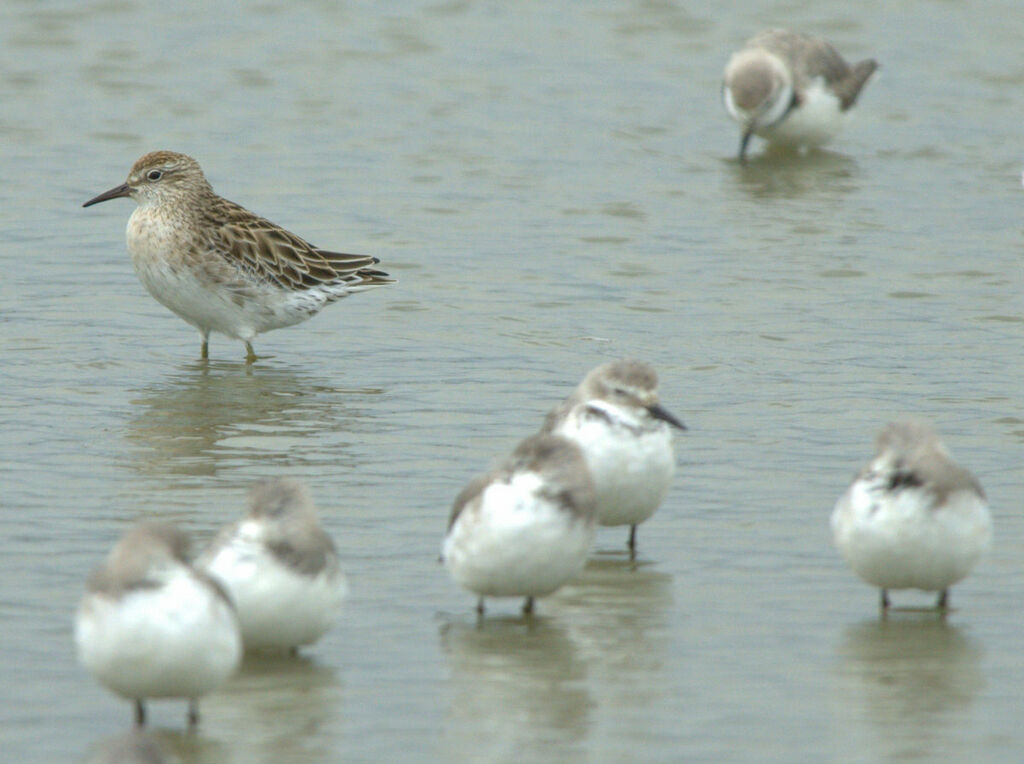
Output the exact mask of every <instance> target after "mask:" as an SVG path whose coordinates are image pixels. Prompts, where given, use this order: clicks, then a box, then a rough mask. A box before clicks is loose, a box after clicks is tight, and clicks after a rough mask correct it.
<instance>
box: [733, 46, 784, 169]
mask: <svg viewBox="0 0 1024 764" xmlns="http://www.w3.org/2000/svg"><path fill="white" fill-rule="evenodd" d="M722 102H723V103H724V104H725V110H726V111H727V112H729V116H730V117H732V118H733V119H734V120H736V121H737V122H739V123H740V125H741V126H742V127H743V138H742V141H741V144H740V159H741V160H742V159H744V158H745V156H746V149H747V144H748V142H749V141H750V136H751V135H753V133H755V132H756V131H757V130H759V129H761V128H765V127H771V126H772V125H774V124H775V123H777V122H779V121H780V120H781V119H782V118H783V117H785V116H786V114H787V113H788V112H789V110H790V108H792V106H793V103H794V101H793V77H792V75H791V74H790V72H789V68H788V67H787V66H786V64H785V63H784V62H783V61H782V59H780V58H779V57H778V56H777V55H775V54H774V53H772V52H770V51H767V50H765V49H763V48H747V49H744V50H741V51H739V52H738V53H735V54H733V56H732V58H730V59H729V63H728V64H727V65H726V67H725V75H724V79H723V81H722Z"/></svg>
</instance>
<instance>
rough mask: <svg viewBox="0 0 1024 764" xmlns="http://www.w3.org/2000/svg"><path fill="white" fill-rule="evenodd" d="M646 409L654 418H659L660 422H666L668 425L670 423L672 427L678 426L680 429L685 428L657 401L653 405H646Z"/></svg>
mask: <svg viewBox="0 0 1024 764" xmlns="http://www.w3.org/2000/svg"><path fill="white" fill-rule="evenodd" d="M647 411H648V412H649V413H650V415H651V416H652V417H654V418H655V419H660V420H661V421H662V422H668V423H669V424H670V425H672V426H673V427H678V428H679V429H680V430H685V429H686V425H685V424H683V423H682V422H680V421H679V420H678V419H676V418H675V417H674V416H672V415H671V414H670V413H669V412H668V411H666V410H665V409H663V408H662V407H661V406H659V405H658V404H657V403H655V404H654V405H653V406H648V407H647Z"/></svg>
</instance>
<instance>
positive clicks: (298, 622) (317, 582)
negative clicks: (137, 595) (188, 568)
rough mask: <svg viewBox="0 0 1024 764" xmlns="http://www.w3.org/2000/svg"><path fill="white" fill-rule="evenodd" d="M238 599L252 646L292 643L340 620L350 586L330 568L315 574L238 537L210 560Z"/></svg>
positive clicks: (248, 644)
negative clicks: (282, 561)
mask: <svg viewBox="0 0 1024 764" xmlns="http://www.w3.org/2000/svg"><path fill="white" fill-rule="evenodd" d="M204 568H205V569H206V571H207V572H208V573H209V574H210V575H211V576H213V577H215V578H216V579H217V580H219V581H220V582H221V583H222V584H224V588H225V589H227V591H228V593H229V594H230V595H231V598H232V600H234V603H235V608H236V609H237V611H238V623H239V626H240V627H241V629H242V640H243V641H244V643H245V646H246V647H247V648H268V647H271V648H289V647H299V646H302V645H308V644H311V643H313V642H315V641H316V640H317V639H319V638H320V637H321V636H323V634H324V633H326V632H327V630H328V629H330V628H331V626H332V625H333V624H334V622H335V620H336V619H337V617H338V613H339V611H340V609H341V602H342V600H343V598H344V596H345V593H346V591H347V586H346V583H345V578H344V576H342V575H341V573H340V572H339V571H338V570H337V568H333V567H332V568H328V569H326V570H325V571H324V572H323V573H321V574H319V575H316V576H309V575H305V574H302V573H299V572H297V571H294V570H291V569H290V568H288V567H286V566H284V565H282V564H281V563H280V562H279V561H278V560H277V559H275V558H274V557H273V556H272V555H271V554H270V553H269V552H267V550H266V549H265V548H264V547H263V546H262V545H260V544H256V543H253V542H251V541H246V540H244V539H236V540H234V541H232V542H231V543H230V544H227V545H225V546H224V547H222V548H221V549H220V550H219V551H218V553H217V555H216V556H215V557H214V558H213V559H212V560H210V561H209V562H207V563H205V565H204Z"/></svg>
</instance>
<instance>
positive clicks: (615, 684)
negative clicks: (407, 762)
mask: <svg viewBox="0 0 1024 764" xmlns="http://www.w3.org/2000/svg"><path fill="white" fill-rule="evenodd" d="M673 601H674V599H673V595H672V577H671V576H670V575H668V574H666V573H662V572H660V571H658V570H656V569H655V567H654V566H653V565H643V566H642V567H640V568H637V567H635V565H634V563H633V562H631V561H630V560H629V559H628V558H627V557H625V556H624V555H620V556H619V557H618V558H615V559H607V558H591V559H590V560H588V562H587V565H586V567H585V569H584V571H583V573H581V574H580V575H579V576H577V577H576V579H574V580H573V581H572V582H570V583H569V584H567V585H565V586H564V587H562V588H561V589H560V590H559V591H558V592H556V593H555V594H554V595H552V596H551V597H546V598H544V599H543V600H540V601H539V603H538V608H540V609H541V613H542V615H535V616H533V617H532V618H525V617H522V616H518V615H516V616H490V615H489V616H485V617H484V618H483V619H481V620H480V621H479V622H476V623H473V622H471V621H470V620H469V619H468V618H461V619H459V620H456V619H454V618H449V617H445V618H444V619H443V621H442V625H441V628H440V641H441V651H442V654H443V655H444V656H445V658H446V661H447V663H448V666H449V671H450V674H451V684H452V687H453V690H454V693H453V699H452V703H451V707H450V708H449V709H448V713H447V717H446V722H445V743H446V745H447V754H448V758H452V759H455V760H461V759H466V758H479V759H483V760H488V759H490V760H504V759H511V758H513V757H521V751H523V750H526V751H527V752H528V753H536V754H537V757H539V758H541V759H550V758H552V756H554V757H556V758H557V757H558V755H559V754H558V752H559V751H561V752H567V751H576V750H578V747H579V746H580V745H581V744H582V743H583V741H584V740H585V739H586V738H587V737H588V735H589V734H590V732H591V731H592V729H593V727H594V725H595V724H596V721H595V715H596V714H597V712H598V709H599V708H600V707H602V706H603V707H605V708H622V709H628V712H627V713H628V714H629V715H633V714H636V713H643V710H644V709H645V708H647V707H648V705H650V704H653V705H656V704H658V703H662V702H665V701H666V700H667V699H668V698H667V697H666V695H667V693H668V692H670V691H671V688H670V687H669V686H668V680H667V679H666V676H667V672H666V671H665V664H666V651H667V649H668V641H667V640H668V637H667V635H668V634H669V629H668V624H667V620H668V619H669V617H670V613H671V612H672V605H673ZM638 705H639V706H641V708H638V707H637V706H638ZM531 746H532V747H534V750H533V751H530V750H529V749H530V747H531ZM553 751H554V753H553ZM527 758H530V757H527Z"/></svg>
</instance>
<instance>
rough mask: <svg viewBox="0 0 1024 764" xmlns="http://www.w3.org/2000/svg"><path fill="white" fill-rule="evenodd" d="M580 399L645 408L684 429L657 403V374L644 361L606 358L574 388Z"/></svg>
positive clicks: (648, 411) (683, 428)
mask: <svg viewBox="0 0 1024 764" xmlns="http://www.w3.org/2000/svg"><path fill="white" fill-rule="evenodd" d="M578 393H579V397H580V398H581V399H582V400H588V399H592V398H597V399H599V400H605V401H608V402H609V403H612V404H615V405H617V406H622V407H623V408H627V409H629V408H640V409H645V410H646V411H647V413H649V414H650V415H651V416H652V417H654V418H655V419H660V420H662V421H664V422H667V423H668V424H670V425H672V426H673V427H677V428H679V429H680V430H685V429H686V426H685V425H684V424H683V423H682V422H680V421H679V420H678V419H676V418H675V417H674V416H672V414H670V413H669V412H668V411H666V410H665V409H663V408H662V407H661V404H660V403H659V402H658V374H657V372H656V371H655V370H654V367H653V366H651V365H650V364H649V363H645V362H644V361H637V360H633V359H625V360H621V361H610V362H608V363H605V364H601V365H600V366H598V367H597V368H596V369H593V370H592V371H591V372H590V373H589V374H587V376H586V377H584V379H583V382H581V383H580V386H579V389H578Z"/></svg>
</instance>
